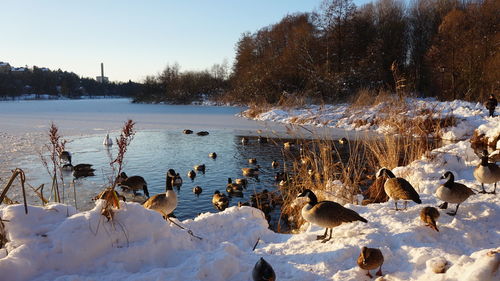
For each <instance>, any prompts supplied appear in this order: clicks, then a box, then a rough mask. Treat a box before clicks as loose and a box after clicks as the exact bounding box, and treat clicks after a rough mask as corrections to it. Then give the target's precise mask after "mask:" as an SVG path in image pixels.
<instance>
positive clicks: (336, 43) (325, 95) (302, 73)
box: [227, 0, 500, 103]
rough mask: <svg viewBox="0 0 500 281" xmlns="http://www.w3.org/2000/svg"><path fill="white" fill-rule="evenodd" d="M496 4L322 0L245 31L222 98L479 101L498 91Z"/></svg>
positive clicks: (438, 0) (498, 5)
mask: <svg viewBox="0 0 500 281" xmlns="http://www.w3.org/2000/svg"><path fill="white" fill-rule="evenodd" d="M499 11H500V1H498V0H484V1H457V0H414V1H411V2H410V3H409V4H408V5H407V6H406V5H405V2H404V1H400V0H378V1H375V2H372V3H370V4H366V5H363V6H361V7H356V6H355V5H354V3H353V2H352V0H327V1H324V2H323V3H322V5H321V7H320V9H319V11H318V12H312V13H301V14H294V15H287V16H286V17H284V18H283V19H282V20H281V21H280V22H279V23H277V24H273V25H270V26H267V27H264V28H261V29H259V30H258V31H256V32H254V33H245V34H243V35H242V36H241V38H240V39H239V41H238V43H237V45H236V59H235V64H234V67H233V73H232V76H231V79H230V82H231V83H230V89H229V90H228V93H227V95H228V96H229V97H232V98H234V99H236V100H239V101H243V102H251V101H255V100H262V101H267V102H270V103H276V102H277V101H278V100H279V99H280V97H281V96H282V95H283V93H289V94H299V95H302V96H305V97H308V98H311V99H319V100H321V101H327V102H335V101H345V100H349V99H350V98H351V97H352V96H353V95H354V94H355V93H356V92H357V91H358V90H360V89H370V90H374V91H377V90H379V89H384V88H385V89H389V90H393V91H403V92H405V93H406V94H409V93H413V94H415V93H416V94H418V95H424V96H436V97H439V98H441V99H465V100H478V99H481V100H483V99H485V97H486V96H487V95H488V94H490V93H494V92H498V90H499V89H500V85H499V83H500V71H499V69H500V53H499V52H498V50H499V47H500V45H499V42H500V34H499V33H498V32H497V31H498V30H499V25H498V24H499V22H500V20H499V19H500V12H499Z"/></svg>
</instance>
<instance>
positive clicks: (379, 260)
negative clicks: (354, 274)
mask: <svg viewBox="0 0 500 281" xmlns="http://www.w3.org/2000/svg"><path fill="white" fill-rule="evenodd" d="M383 263H384V255H382V252H381V251H380V250H379V249H375V248H367V247H363V248H361V253H359V257H358V265H359V267H361V269H364V270H366V271H368V273H366V275H367V276H368V277H370V278H372V277H373V276H372V275H371V274H370V270H372V269H375V268H377V267H380V268H379V270H378V271H377V273H375V274H376V275H377V276H382V264H383Z"/></svg>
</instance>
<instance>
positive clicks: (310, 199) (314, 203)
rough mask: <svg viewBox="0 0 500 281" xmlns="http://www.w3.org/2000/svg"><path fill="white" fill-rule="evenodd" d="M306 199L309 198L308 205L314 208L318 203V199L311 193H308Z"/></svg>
mask: <svg viewBox="0 0 500 281" xmlns="http://www.w3.org/2000/svg"><path fill="white" fill-rule="evenodd" d="M307 197H309V204H311V205H313V206H314V205H316V204H317V203H318V197H316V195H315V194H314V193H313V192H312V191H309V193H308V194H307Z"/></svg>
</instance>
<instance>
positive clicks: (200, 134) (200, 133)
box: [196, 131, 208, 136]
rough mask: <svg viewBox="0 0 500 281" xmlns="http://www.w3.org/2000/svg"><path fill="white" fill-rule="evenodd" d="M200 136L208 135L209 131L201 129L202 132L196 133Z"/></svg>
mask: <svg viewBox="0 0 500 281" xmlns="http://www.w3.org/2000/svg"><path fill="white" fill-rule="evenodd" d="M196 134H197V135H198V136H207V135H208V132H207V131H201V132H198V133H196Z"/></svg>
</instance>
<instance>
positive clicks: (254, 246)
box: [252, 237, 260, 252]
mask: <svg viewBox="0 0 500 281" xmlns="http://www.w3.org/2000/svg"><path fill="white" fill-rule="evenodd" d="M259 241H260V237H259V238H257V242H255V245H253V248H252V252H253V251H255V248H257V244H259Z"/></svg>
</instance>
